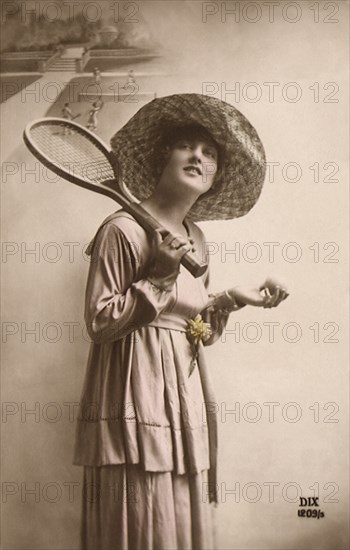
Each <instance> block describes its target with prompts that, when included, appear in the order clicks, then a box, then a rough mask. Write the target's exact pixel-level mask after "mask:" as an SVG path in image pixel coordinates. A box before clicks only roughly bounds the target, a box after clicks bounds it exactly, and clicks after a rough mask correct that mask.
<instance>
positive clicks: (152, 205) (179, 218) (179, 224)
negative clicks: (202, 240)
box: [141, 191, 193, 236]
mask: <svg viewBox="0 0 350 550" xmlns="http://www.w3.org/2000/svg"><path fill="white" fill-rule="evenodd" d="M141 206H142V207H143V208H144V209H145V210H147V212H149V214H151V215H152V216H153V217H154V218H156V220H157V221H158V222H159V223H161V224H162V225H163V226H164V227H166V228H167V229H169V231H171V232H172V233H174V232H175V233H179V234H182V235H184V236H187V228H186V225H184V219H185V217H186V216H187V214H188V212H189V211H190V209H191V207H192V206H193V201H191V200H189V198H188V197H187V200H186V199H185V197H184V198H182V199H180V200H179V198H178V197H176V199H175V198H174V200H171V199H170V198H167V199H165V197H163V196H161V195H158V193H157V192H156V191H155V192H154V193H153V195H151V196H150V197H149V198H148V199H145V200H144V201H142V202H141Z"/></svg>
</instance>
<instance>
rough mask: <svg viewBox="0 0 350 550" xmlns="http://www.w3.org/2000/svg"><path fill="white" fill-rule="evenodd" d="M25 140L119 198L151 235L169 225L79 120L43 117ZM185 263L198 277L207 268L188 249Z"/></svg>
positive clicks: (71, 177)
mask: <svg viewBox="0 0 350 550" xmlns="http://www.w3.org/2000/svg"><path fill="white" fill-rule="evenodd" d="M23 139H24V142H25V144H26V146H27V147H28V149H29V150H30V151H31V153H33V155H34V156H35V157H36V158H37V159H38V160H39V161H40V162H42V163H43V164H44V165H45V166H47V167H48V168H50V170H52V171H53V172H55V173H56V174H58V175H59V176H60V177H61V178H64V179H66V180H67V181H69V182H71V183H74V184H76V185H79V186H80V187H84V188H85V189H90V191H95V192H96V193H100V194H101V195H106V196H107V197H110V198H111V199H113V200H114V201H116V202H117V203H118V204H119V205H120V206H121V207H122V208H123V209H124V210H125V211H126V212H128V213H129V214H131V215H132V216H133V218H134V219H135V220H136V221H137V222H138V223H139V225H141V227H143V229H145V231H147V232H148V233H150V234H153V233H154V231H155V230H158V229H160V230H164V231H165V228H164V227H163V226H162V225H161V224H160V223H159V222H157V220H156V219H155V218H153V217H152V216H151V215H150V214H148V212H146V210H144V209H143V208H142V206H140V205H139V204H138V203H137V202H135V199H134V197H133V196H132V195H131V194H130V193H129V192H128V190H127V189H126V187H125V186H123V183H122V182H121V180H120V178H119V177H118V174H117V173H116V168H114V167H113V164H114V166H115V167H116V157H115V156H113V164H112V152H111V151H110V150H108V149H107V147H106V145H105V144H104V142H103V141H102V140H100V139H99V138H98V137H96V136H95V135H94V134H92V133H91V132H89V130H86V129H85V128H83V127H82V126H80V125H79V124H77V123H76V122H71V121H68V120H66V119H62V118H41V119H37V120H34V121H33V122H31V123H29V124H28V125H27V126H26V128H25V130H24V134H23ZM181 263H182V265H183V266H184V267H185V268H186V269H188V271H189V272H190V273H191V274H192V275H193V276H194V277H200V276H201V275H203V273H204V272H205V271H206V269H207V265H206V264H205V263H201V262H200V261H199V260H198V259H197V258H196V256H195V255H194V254H193V253H191V252H187V254H185V255H184V256H183V257H182V259H181Z"/></svg>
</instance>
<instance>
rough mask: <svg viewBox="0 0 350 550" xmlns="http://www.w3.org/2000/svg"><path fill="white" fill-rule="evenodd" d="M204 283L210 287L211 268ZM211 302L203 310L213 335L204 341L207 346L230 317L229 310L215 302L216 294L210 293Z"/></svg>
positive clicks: (217, 336)
mask: <svg viewBox="0 0 350 550" xmlns="http://www.w3.org/2000/svg"><path fill="white" fill-rule="evenodd" d="M204 284H205V287H206V289H207V290H208V288H209V268H208V269H207V272H206V274H205V280H204ZM208 298H209V303H208V305H207V306H206V308H205V309H204V310H203V311H202V312H201V315H202V318H203V320H204V322H205V323H209V324H210V327H211V336H209V338H207V339H205V340H204V341H203V344H204V345H205V346H211V345H212V344H214V343H215V342H216V341H217V340H218V339H219V338H220V336H221V334H222V333H223V331H224V329H225V327H226V325H227V321H228V318H229V315H230V314H229V312H228V311H227V310H225V309H220V308H219V307H218V306H217V304H216V303H215V294H208Z"/></svg>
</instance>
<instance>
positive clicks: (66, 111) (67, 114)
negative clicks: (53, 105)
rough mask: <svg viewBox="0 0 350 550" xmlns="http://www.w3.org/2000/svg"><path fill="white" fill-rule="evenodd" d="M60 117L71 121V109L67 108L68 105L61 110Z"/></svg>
mask: <svg viewBox="0 0 350 550" xmlns="http://www.w3.org/2000/svg"><path fill="white" fill-rule="evenodd" d="M62 117H63V118H66V119H67V120H73V112H72V109H71V108H70V107H69V103H68V102H67V103H65V104H64V107H63V109H62Z"/></svg>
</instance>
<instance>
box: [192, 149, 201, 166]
mask: <svg viewBox="0 0 350 550" xmlns="http://www.w3.org/2000/svg"><path fill="white" fill-rule="evenodd" d="M191 153H192V155H191V156H192V157H193V159H195V160H197V161H198V162H202V149H201V147H193V149H192V151H191Z"/></svg>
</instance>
